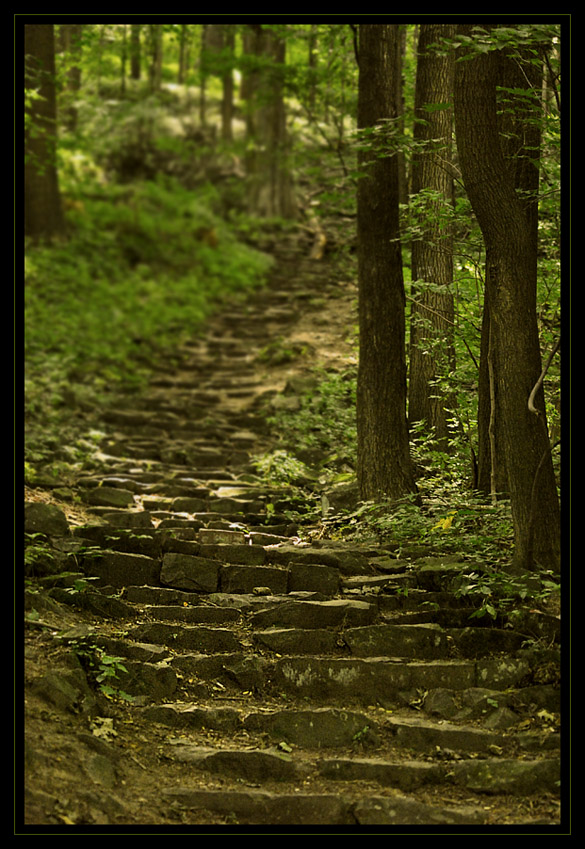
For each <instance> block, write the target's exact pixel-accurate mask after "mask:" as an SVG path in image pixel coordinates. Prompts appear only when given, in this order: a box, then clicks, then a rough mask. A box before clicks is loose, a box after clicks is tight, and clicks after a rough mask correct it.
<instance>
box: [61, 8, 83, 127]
mask: <svg viewBox="0 0 585 849" xmlns="http://www.w3.org/2000/svg"><path fill="white" fill-rule="evenodd" d="M81 33H82V26H81V24H62V25H61V44H62V49H63V51H64V52H65V53H67V54H69V59H68V68H67V82H66V84H65V89H64V92H65V97H63V101H64V110H63V111H64V115H63V119H64V123H65V125H66V126H67V129H68V130H75V128H76V126H77V108H76V107H75V105H74V101H75V99H76V98H77V96H78V93H79V89H80V87H81V67H80V64H79V60H80V58H81Z"/></svg>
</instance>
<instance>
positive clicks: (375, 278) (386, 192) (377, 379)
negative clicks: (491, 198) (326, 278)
mask: <svg viewBox="0 0 585 849" xmlns="http://www.w3.org/2000/svg"><path fill="white" fill-rule="evenodd" d="M398 49H399V44H398V27H397V26H395V25H389V24H375V25H373V24H361V25H360V27H359V89H358V128H359V129H360V130H361V131H364V130H366V131H368V133H369V132H370V131H372V130H374V135H373V136H372V135H369V134H367V135H366V136H365V139H369V140H370V141H369V143H368V145H367V147H364V146H361V147H360V150H359V153H358V166H359V169H360V171H361V176H360V178H359V180H358V189H357V231H358V288H359V331H360V347H359V368H358V382H357V431H358V444H357V455H358V464H357V465H358V470H357V471H358V483H359V490H360V497H361V498H362V500H364V501H370V500H379V499H380V498H385V497H387V498H390V499H393V500H394V499H399V498H402V497H404V496H406V495H409V494H411V493H415V492H416V487H415V483H414V476H413V470H412V464H411V460H410V453H409V441H408V428H407V423H406V356H405V313H404V307H405V295H404V283H403V277H402V255H401V248H400V242H399V213H398V159H397V156H396V154H395V153H393V152H392V151H391V150H389V149H388V148H387V147H386V150H385V151H384V155H383V156H382V157H380V156H379V153H380V147H382V148H383V147H384V143H385V141H387V138H388V133H387V132H386V127H387V126H388V125H387V122H388V121H389V120H390V121H392V119H396V117H397V111H396V98H395V74H396V70H397V62H398ZM372 138H373V142H372V141H371V139H372Z"/></svg>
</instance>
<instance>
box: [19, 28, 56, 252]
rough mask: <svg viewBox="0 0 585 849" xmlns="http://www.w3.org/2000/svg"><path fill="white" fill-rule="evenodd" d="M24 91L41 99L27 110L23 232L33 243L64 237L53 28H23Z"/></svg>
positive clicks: (36, 100)
mask: <svg viewBox="0 0 585 849" xmlns="http://www.w3.org/2000/svg"><path fill="white" fill-rule="evenodd" d="M24 52H25V87H26V89H28V90H30V91H31V92H37V93H38V94H39V95H40V97H39V98H35V99H34V100H32V101H31V103H30V104H29V106H28V108H27V125H26V133H25V169H24V172H25V173H24V187H25V200H24V232H25V235H26V236H30V237H31V238H33V239H44V238H47V239H51V238H53V237H55V236H60V235H64V234H65V219H64V217H63V210H62V206H61V197H60V194H59V179H58V174H57V163H56V146H57V107H56V97H55V43H54V32H53V25H52V24H26V25H25V27H24Z"/></svg>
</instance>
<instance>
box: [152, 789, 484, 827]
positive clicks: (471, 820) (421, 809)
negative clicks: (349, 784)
mask: <svg viewBox="0 0 585 849" xmlns="http://www.w3.org/2000/svg"><path fill="white" fill-rule="evenodd" d="M164 798H165V799H166V800H167V801H168V802H169V804H171V803H175V804H177V803H178V804H180V805H181V806H182V807H183V808H184V809H187V810H190V811H194V812H202V813H207V814H209V815H210V816H211V817H212V820H211V821H212V822H217V821H218V820H217V817H223V818H225V820H226V821H227V822H229V823H237V824H242V825H274V826H286V825H298V826H321V825H334V826H354V827H355V826H356V825H384V824H392V825H478V824H481V823H483V822H485V820H486V815H485V813H484V812H483V811H482V810H481V809H480V808H472V807H468V808H464V807H461V808H459V807H447V806H444V805H439V806H432V805H426V804H424V803H422V802H420V801H418V800H416V799H414V798H410V797H402V796H394V795H393V796H392V797H380V798H369V799H368V800H367V801H362V800H359V799H352V798H351V797H349V798H345V797H343V796H340V795H339V794H338V793H318V792H317V793H309V794H304V793H299V792H298V791H296V792H295V791H292V792H290V793H288V794H287V793H280V794H279V793H276V792H268V791H261V790H199V789H197V790H194V789H192V788H190V787H178V788H173V789H170V790H165V791H164Z"/></svg>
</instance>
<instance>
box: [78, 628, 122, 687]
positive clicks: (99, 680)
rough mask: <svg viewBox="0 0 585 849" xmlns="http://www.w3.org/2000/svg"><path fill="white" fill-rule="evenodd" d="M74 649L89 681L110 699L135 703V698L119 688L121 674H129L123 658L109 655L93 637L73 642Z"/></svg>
mask: <svg viewBox="0 0 585 849" xmlns="http://www.w3.org/2000/svg"><path fill="white" fill-rule="evenodd" d="M72 648H73V650H74V652H75V654H76V656H77V658H78V659H79V661H80V662H81V664H82V666H83V667H84V669H85V671H86V674H87V676H88V679H89V681H90V682H91V683H92V684H93V685H94V686H96V687H97V688H98V689H99V691H100V692H101V693H102V694H103V695H104V696H106V697H107V698H109V699H121V700H123V701H133V697H132V696H130V695H128V693H125V692H124V691H123V690H121V689H120V688H119V687H118V686H117V681H118V676H119V675H120V673H121V672H126V673H127V672H128V670H127V669H126V667H125V666H124V663H123V660H124V659H123V658H121V657H114V656H112V655H109V654H107V653H106V652H105V651H104V650H103V649H102V648H100V647H99V646H97V645H96V644H95V643H94V642H93V640H92V639H91V637H88V638H86V639H78V640H75V641H73V642H72Z"/></svg>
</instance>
